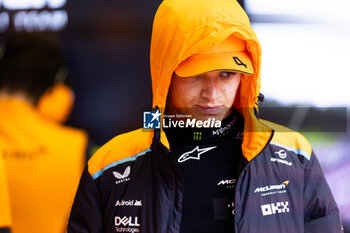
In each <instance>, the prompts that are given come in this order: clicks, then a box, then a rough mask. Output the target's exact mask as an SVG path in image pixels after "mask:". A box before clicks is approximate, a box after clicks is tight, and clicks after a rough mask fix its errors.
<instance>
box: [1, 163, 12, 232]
mask: <svg viewBox="0 0 350 233" xmlns="http://www.w3.org/2000/svg"><path fill="white" fill-rule="evenodd" d="M10 226H11V214H10V200H9V195H8V188H7V179H6V172H5V166H4V161H3V159H2V156H0V229H1V228H5V227H10Z"/></svg>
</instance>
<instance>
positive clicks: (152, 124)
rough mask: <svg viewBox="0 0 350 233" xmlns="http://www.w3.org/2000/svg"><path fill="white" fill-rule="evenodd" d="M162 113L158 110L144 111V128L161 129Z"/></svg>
mask: <svg viewBox="0 0 350 233" xmlns="http://www.w3.org/2000/svg"><path fill="white" fill-rule="evenodd" d="M161 115H162V114H161V113H160V112H159V110H157V111H145V112H143V128H144V129H160V116H161Z"/></svg>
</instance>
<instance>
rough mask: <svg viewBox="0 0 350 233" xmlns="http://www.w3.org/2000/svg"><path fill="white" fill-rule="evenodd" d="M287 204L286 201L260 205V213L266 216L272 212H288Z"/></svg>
mask: <svg viewBox="0 0 350 233" xmlns="http://www.w3.org/2000/svg"><path fill="white" fill-rule="evenodd" d="M288 205H289V203H288V201H285V202H277V203H271V204H266V205H261V211H262V215H263V216H268V215H273V214H281V213H289V207H288Z"/></svg>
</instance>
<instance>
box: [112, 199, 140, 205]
mask: <svg viewBox="0 0 350 233" xmlns="http://www.w3.org/2000/svg"><path fill="white" fill-rule="evenodd" d="M115 206H142V200H139V201H138V200H127V201H124V200H121V201H119V200H118V201H117V202H116V203H115Z"/></svg>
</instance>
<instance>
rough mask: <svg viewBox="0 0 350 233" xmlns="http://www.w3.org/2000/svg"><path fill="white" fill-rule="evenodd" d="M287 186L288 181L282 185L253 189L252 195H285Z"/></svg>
mask: <svg viewBox="0 0 350 233" xmlns="http://www.w3.org/2000/svg"><path fill="white" fill-rule="evenodd" d="M288 184H289V180H286V181H284V182H283V183H282V184H278V185H267V186H264V187H258V188H256V189H255V191H254V193H261V196H268V195H273V194H281V193H285V192H286V188H287V185H288Z"/></svg>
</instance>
